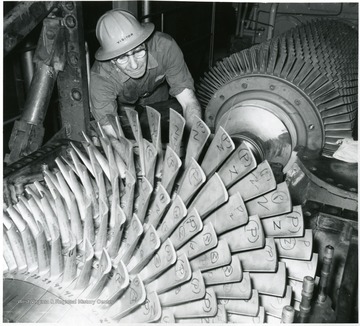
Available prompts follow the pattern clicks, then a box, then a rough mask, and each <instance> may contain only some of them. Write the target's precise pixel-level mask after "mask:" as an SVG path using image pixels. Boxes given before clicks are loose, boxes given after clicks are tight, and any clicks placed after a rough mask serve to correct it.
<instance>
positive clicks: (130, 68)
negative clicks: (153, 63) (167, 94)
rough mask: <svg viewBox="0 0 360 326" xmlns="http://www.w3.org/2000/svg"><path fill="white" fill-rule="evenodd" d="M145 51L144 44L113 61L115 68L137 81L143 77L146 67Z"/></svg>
mask: <svg viewBox="0 0 360 326" xmlns="http://www.w3.org/2000/svg"><path fill="white" fill-rule="evenodd" d="M147 58H148V56H147V51H146V46H145V44H140V45H139V46H138V47H136V48H135V49H133V50H131V51H128V52H126V53H125V54H123V55H121V56H119V57H117V58H116V59H114V62H115V64H116V65H117V67H118V68H119V69H120V70H121V71H122V72H123V73H124V74H126V75H128V76H129V77H130V78H134V79H138V78H141V77H142V76H144V75H145V72H146V65H147Z"/></svg>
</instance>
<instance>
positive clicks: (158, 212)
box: [145, 184, 171, 228]
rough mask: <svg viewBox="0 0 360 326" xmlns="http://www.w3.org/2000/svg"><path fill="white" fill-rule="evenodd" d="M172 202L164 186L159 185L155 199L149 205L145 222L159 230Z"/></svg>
mask: <svg viewBox="0 0 360 326" xmlns="http://www.w3.org/2000/svg"><path fill="white" fill-rule="evenodd" d="M170 201H171V200H170V196H169V194H168V192H167V191H166V189H165V188H164V186H163V185H162V184H158V185H157V188H156V189H155V197H154V198H153V200H152V201H151V203H150V204H149V207H148V210H147V213H146V214H147V215H146V217H145V221H146V222H147V223H148V224H151V225H153V226H154V227H155V228H157V227H158V224H159V222H160V220H161V218H162V216H163V214H164V212H165V209H166V208H167V206H168V205H169V204H170Z"/></svg>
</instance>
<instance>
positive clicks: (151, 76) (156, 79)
mask: <svg viewBox="0 0 360 326" xmlns="http://www.w3.org/2000/svg"><path fill="white" fill-rule="evenodd" d="M146 43H147V50H148V51H147V53H148V63H147V68H146V73H145V75H144V76H143V77H142V78H139V79H133V78H130V77H129V76H127V75H126V74H124V73H123V72H122V71H120V69H119V68H118V67H117V66H116V65H115V64H114V63H112V62H111V61H95V63H94V65H93V66H92V68H91V81H90V108H91V113H92V114H93V116H94V118H95V119H96V120H98V121H99V122H100V123H107V118H106V115H107V114H112V115H117V114H118V112H117V102H119V103H120V104H124V105H129V104H130V105H135V104H141V105H149V104H151V103H156V102H160V101H165V100H167V99H168V98H169V94H170V95H171V96H176V95H178V94H180V93H181V92H182V91H183V90H184V89H185V88H189V89H191V90H194V80H193V78H192V77H191V74H190V72H189V69H188V67H187V65H186V63H185V61H184V57H183V54H182V52H181V50H180V48H179V46H178V45H177V44H176V42H175V40H174V39H173V38H172V37H171V36H169V35H167V34H164V33H160V32H155V33H154V34H153V35H152V36H151V38H150V39H149V40H148V41H147V42H146Z"/></svg>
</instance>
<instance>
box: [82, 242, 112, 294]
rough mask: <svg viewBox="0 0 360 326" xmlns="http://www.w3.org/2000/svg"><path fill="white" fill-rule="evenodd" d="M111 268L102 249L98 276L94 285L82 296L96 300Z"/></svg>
mask: <svg viewBox="0 0 360 326" xmlns="http://www.w3.org/2000/svg"><path fill="white" fill-rule="evenodd" d="M111 268H112V265H111V259H110V256H109V254H108V253H107V251H106V249H105V248H104V249H103V251H102V254H101V257H100V261H99V268H98V271H97V274H98V275H97V276H96V280H95V283H94V284H92V286H91V287H89V288H88V290H86V291H85V294H84V295H85V296H86V298H87V299H96V298H97V297H98V296H99V295H100V293H101V292H102V290H103V289H104V286H105V283H106V281H107V280H108V275H109V273H110V271H111Z"/></svg>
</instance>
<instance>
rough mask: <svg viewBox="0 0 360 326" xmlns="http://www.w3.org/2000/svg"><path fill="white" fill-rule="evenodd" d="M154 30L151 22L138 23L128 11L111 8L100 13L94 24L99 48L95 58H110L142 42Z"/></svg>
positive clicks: (103, 59)
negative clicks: (102, 13)
mask: <svg viewBox="0 0 360 326" xmlns="http://www.w3.org/2000/svg"><path fill="white" fill-rule="evenodd" d="M153 31H154V24H153V23H143V24H140V23H139V22H138V20H137V19H136V18H135V17H134V16H133V15H132V14H130V13H129V12H127V11H124V10H119V9H113V10H110V11H108V12H106V13H105V14H104V15H102V16H101V17H100V18H99V20H98V22H97V24H96V37H97V39H98V41H99V43H100V48H99V49H98V50H97V51H96V53H95V58H96V60H99V61H105V60H110V59H113V58H115V57H118V56H119V55H122V54H124V53H126V52H128V51H130V50H131V49H133V48H136V47H137V46H138V45H140V44H141V43H143V42H144V41H145V40H146V39H147V38H148V37H149V36H150V35H151V33H152V32H153Z"/></svg>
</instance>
